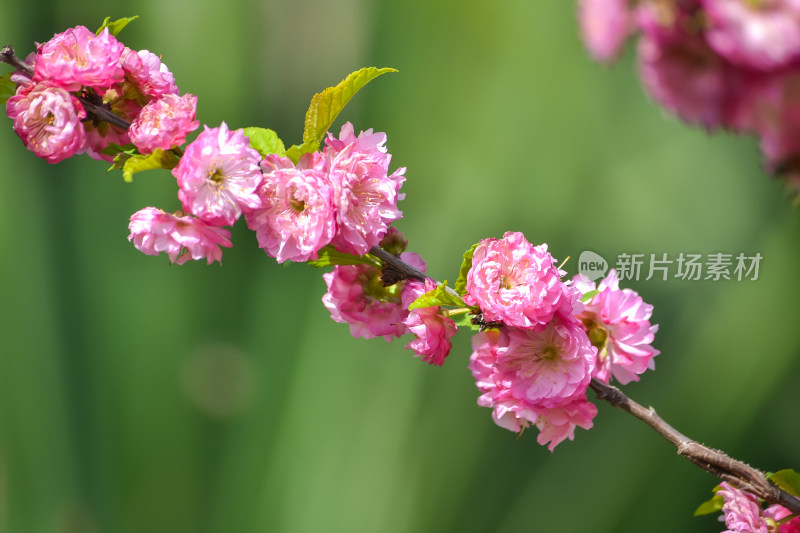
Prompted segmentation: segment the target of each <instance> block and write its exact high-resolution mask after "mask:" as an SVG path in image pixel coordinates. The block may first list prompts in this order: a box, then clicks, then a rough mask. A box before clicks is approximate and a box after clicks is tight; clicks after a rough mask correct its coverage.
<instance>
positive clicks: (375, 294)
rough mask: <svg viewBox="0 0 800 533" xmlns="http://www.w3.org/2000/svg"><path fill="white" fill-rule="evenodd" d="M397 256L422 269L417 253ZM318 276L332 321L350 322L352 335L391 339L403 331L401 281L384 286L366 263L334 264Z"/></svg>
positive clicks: (403, 285)
mask: <svg viewBox="0 0 800 533" xmlns="http://www.w3.org/2000/svg"><path fill="white" fill-rule="evenodd" d="M400 259H402V260H403V261H405V262H406V263H411V264H413V265H414V266H416V267H417V268H419V267H420V266H421V267H422V268H420V270H422V271H423V272H424V270H425V267H424V262H423V261H422V259H421V258H420V257H419V256H418V255H417V254H414V253H410V252H404V253H402V254H400ZM418 265H419V266H418ZM322 277H323V279H324V280H325V283H326V284H327V286H328V292H326V293H325V295H324V296H323V297H322V303H323V304H325V307H327V308H328V311H330V313H331V318H332V319H333V320H334V321H336V322H341V323H343V324H350V334H351V335H353V337H363V338H365V339H371V338H374V337H383V338H384V339H386V341H387V342H391V340H392V338H393V337H402V336H403V335H404V334H405V333H406V326H405V324H403V321H404V320H405V319H406V316H407V315H408V310H407V309H406V308H404V307H403V305H402V299H403V290H404V288H405V287H406V286H407V285H406V283H405V282H400V283H396V284H394V285H389V286H388V287H387V286H384V285H383V283H382V282H381V279H380V278H381V271H380V270H379V269H378V268H377V267H374V266H370V265H337V266H335V267H333V272H329V273H327V274H323V276H322Z"/></svg>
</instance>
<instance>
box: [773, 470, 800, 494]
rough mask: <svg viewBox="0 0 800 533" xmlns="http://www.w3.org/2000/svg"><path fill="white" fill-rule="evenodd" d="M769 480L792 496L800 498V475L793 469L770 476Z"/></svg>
mask: <svg viewBox="0 0 800 533" xmlns="http://www.w3.org/2000/svg"><path fill="white" fill-rule="evenodd" d="M767 479H769V480H770V481H772V482H773V483H775V485H777V486H778V487H779V488H781V489H783V490H785V491H786V492H788V493H789V494H791V495H792V496H795V497H797V498H800V474H799V473H797V472H795V471H794V470H792V469H791V468H787V469H786V470H779V471H778V472H775V473H774V474H770V475H769V476H767Z"/></svg>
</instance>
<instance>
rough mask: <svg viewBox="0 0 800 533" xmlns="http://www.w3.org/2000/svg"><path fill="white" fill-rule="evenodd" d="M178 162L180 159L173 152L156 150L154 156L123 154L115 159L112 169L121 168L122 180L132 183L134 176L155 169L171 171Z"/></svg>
mask: <svg viewBox="0 0 800 533" xmlns="http://www.w3.org/2000/svg"><path fill="white" fill-rule="evenodd" d="M178 161H180V158H179V157H178V156H177V155H175V154H174V153H173V152H170V151H168V150H161V149H159V148H156V150H155V151H154V152H153V153H152V154H148V155H141V154H135V155H131V154H128V153H126V152H122V153H120V154H119V155H117V157H115V158H114V166H113V167H112V168H121V169H122V178H123V179H124V180H125V181H127V182H128V183H130V182H132V181H133V175H134V174H136V173H137V172H141V171H143V170H152V169H155V168H165V169H167V170H169V169H172V168H175V165H177V164H178Z"/></svg>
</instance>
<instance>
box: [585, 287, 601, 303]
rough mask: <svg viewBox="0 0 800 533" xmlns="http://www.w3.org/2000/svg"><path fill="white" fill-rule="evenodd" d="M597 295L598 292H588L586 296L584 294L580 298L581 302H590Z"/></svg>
mask: <svg viewBox="0 0 800 533" xmlns="http://www.w3.org/2000/svg"><path fill="white" fill-rule="evenodd" d="M598 294H600V291H598V290H597V289H595V290H593V291H589V292H587V293H586V294H584V295H583V296H581V301H582V302H584V303H586V302H588V301H589V300H591V299H592V298H594V297H595V296H597V295H598Z"/></svg>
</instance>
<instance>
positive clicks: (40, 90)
mask: <svg viewBox="0 0 800 533" xmlns="http://www.w3.org/2000/svg"><path fill="white" fill-rule="evenodd" d="M6 112H7V113H8V116H9V117H10V118H11V119H12V120H13V121H14V131H15V132H16V133H17V135H19V137H20V139H22V142H23V143H25V146H26V147H27V148H28V150H31V151H32V152H33V153H35V154H36V155H37V156H39V157H41V158H43V159H45V160H46V161H47V162H48V163H58V162H59V161H61V160H63V159H66V158H68V157H72V156H73V155H75V154H76V153H80V152H82V151H83V148H84V143H85V142H86V133H85V131H84V129H83V123H82V122H81V120H82V119H83V118H85V117H86V112H85V111H84V110H83V106H81V104H80V102H79V101H78V100H77V99H76V98H74V97H73V96H72V95H71V94H69V93H68V92H67V91H65V90H64V89H61V88H59V87H49V86H47V84H44V83H38V84H36V85H32V86H31V85H20V86H19V87H18V89H17V94H16V95H14V96H12V97H11V98H9V99H8V101H7V102H6Z"/></svg>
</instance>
